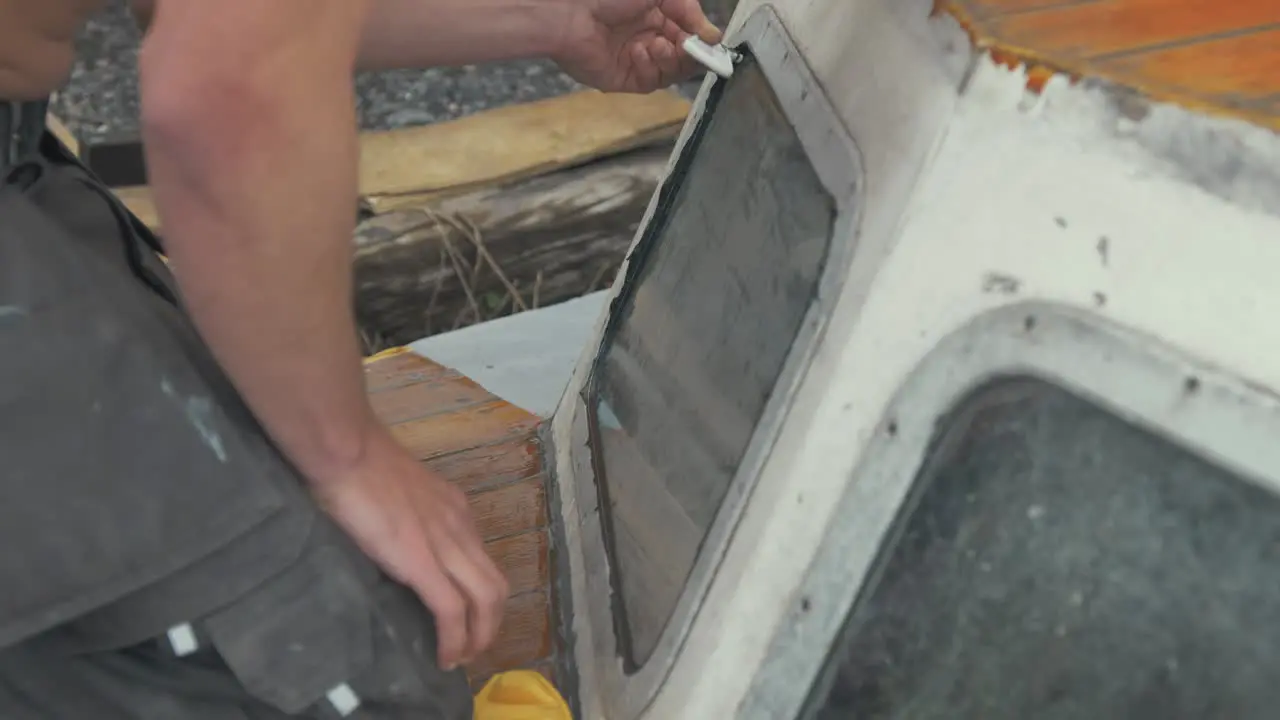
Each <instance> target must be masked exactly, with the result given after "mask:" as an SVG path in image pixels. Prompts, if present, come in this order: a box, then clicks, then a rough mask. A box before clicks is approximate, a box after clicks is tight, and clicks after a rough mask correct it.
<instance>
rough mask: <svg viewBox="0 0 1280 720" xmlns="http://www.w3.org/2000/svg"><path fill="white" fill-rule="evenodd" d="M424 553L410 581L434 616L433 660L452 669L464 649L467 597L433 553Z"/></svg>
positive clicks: (456, 664)
mask: <svg viewBox="0 0 1280 720" xmlns="http://www.w3.org/2000/svg"><path fill="white" fill-rule="evenodd" d="M425 555H426V556H427V557H425V558H423V559H422V560H421V562H420V563H419V565H418V573H417V575H416V576H415V577H413V578H412V581H411V583H410V584H411V585H412V587H413V590H414V592H416V593H417V594H418V597H419V598H421V599H422V603H423V604H424V605H426V606H427V608H429V609H430V610H431V614H432V615H433V616H434V617H435V619H436V645H437V648H436V654H437V659H436V661H437V662H438V663H439V664H440V667H442V668H444V669H445V670H453V669H454V668H456V667H457V666H458V664H459V663H461V662H462V659H463V657H464V656H465V655H466V653H467V646H468V642H467V627H468V623H467V616H468V612H467V600H466V598H465V597H463V595H462V592H461V591H460V589H459V587H458V586H457V585H455V584H454V582H453V581H452V580H451V579H450V577H449V575H448V574H447V573H446V572H445V570H444V568H443V567H442V566H441V564H440V563H439V562H438V561H437V560H436V558H435V557H434V554H433V553H425Z"/></svg>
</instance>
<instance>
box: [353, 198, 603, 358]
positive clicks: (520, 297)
mask: <svg viewBox="0 0 1280 720" xmlns="http://www.w3.org/2000/svg"><path fill="white" fill-rule="evenodd" d="M412 211H413V212H417V213H420V214H422V216H423V220H422V222H420V223H416V224H413V225H410V226H408V227H406V228H404V229H402V230H400V231H399V232H397V233H396V235H395V239H399V238H403V237H405V236H408V235H411V234H412V233H415V232H418V231H420V230H423V229H426V228H432V229H438V230H441V231H442V232H441V248H440V256H439V260H438V263H439V266H440V267H441V268H445V269H449V270H452V271H453V272H452V274H453V276H454V277H456V278H457V279H458V282H459V284H460V285H461V287H462V291H463V293H465V295H466V298H467V304H466V306H464V307H463V308H462V309H461V310H460V311H458V312H457V313H456V314H455V315H454V317H453V319H452V321H451V322H449V323H441V324H440V325H439V326H434V327H433V325H432V323H431V321H430V318H431V317H433V313H432V311H433V310H435V308H436V302H437V299H438V298H439V296H440V292H441V290H442V288H443V284H444V278H445V277H447V276H448V273H437V274H436V282H435V286H434V288H433V290H432V293H431V298H430V300H429V301H428V303H427V306H426V307H425V308H424V309H423V313H422V314H423V317H424V318H425V320H424V325H423V327H422V329H421V330H422V332H421V334H420V335H419V337H429V336H431V335H436V334H439V333H442V332H448V331H451V330H457V329H459V328H463V327H467V326H469V325H476V324H479V323H482V322H487V321H489V320H494V319H496V318H500V317H506V316H508V315H515V314H517V313H521V312H526V311H528V310H536V309H538V308H539V307H540V304H539V303H540V300H541V297H540V292H541V289H542V272H541V271H539V272H538V274H537V276H536V278H535V279H534V282H533V286H532V287H531V288H529V290H528V291H527V297H526V292H525V291H522V290H521V289H520V287H519V283H518V282H516V281H514V280H512V279H511V278H510V277H509V276H508V274H507V273H506V272H505V271H504V270H503V268H502V265H501V263H499V262H498V261H497V260H496V259H495V258H494V256H493V254H492V253H490V252H489V249H488V248H487V247H486V246H485V241H484V234H483V233H482V232H481V231H480V229H479V228H478V227H476V225H475V223H473V222H472V221H471V220H470V219H469V218H467V217H465V216H463V215H458V214H452V213H441V212H436V211H434V210H431V209H430V208H422V207H419V208H412ZM618 269H619V266H618V265H617V264H615V263H609V264H604V265H602V266H601V267H600V268H599V269H598V270H597V271H596V273H595V274H594V275H593V276H592V278H591V281H590V282H589V283H587V285H586V286H585V287H584V288H583V290H582V293H581V294H583V295H586V294H589V293H592V292H595V291H596V290H599V289H601V288H603V287H607V286H608V284H609V283H612V282H613V278H614V276H615V275H616V274H617V271H618ZM486 272H488V273H491V274H492V275H493V276H494V277H496V278H497V280H498V283H499V284H500V285H501V287H502V288H503V292H501V293H495V292H492V291H490V292H487V293H483V294H481V293H480V292H479V291H478V290H477V287H478V285H479V282H480V280H481V279H483V278H484V274H485V273H486ZM359 333H360V342H361V345H362V347H363V350H364V353H365V355H366V356H368V355H373V354H375V353H378V352H381V351H383V350H386V349H388V348H391V347H395V346H397V345H398V344H399V343H397V342H395V341H393V340H392V339H390V338H387V337H386V336H384V335H383V334H382V333H381V332H379V331H378V329H377V328H370V327H361V328H360V329H359Z"/></svg>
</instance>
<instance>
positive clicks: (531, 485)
mask: <svg viewBox="0 0 1280 720" xmlns="http://www.w3.org/2000/svg"><path fill="white" fill-rule="evenodd" d="M467 500H468V501H470V503H471V513H472V515H474V516H475V519H476V525H477V526H478V527H479V529H480V537H482V538H484V539H485V540H486V541H488V540H497V539H499V538H504V537H507V536H509V535H517V534H519V533H522V532H525V531H526V530H532V529H534V528H540V527H546V526H547V495H546V492H545V490H544V488H543V479H542V478H541V477H537V478H529V479H528V480H524V481H522V482H515V483H511V484H510V485H502V486H499V487H496V488H493V489H492V490H484V491H482V492H477V493H474V494H470V495H468V496H467Z"/></svg>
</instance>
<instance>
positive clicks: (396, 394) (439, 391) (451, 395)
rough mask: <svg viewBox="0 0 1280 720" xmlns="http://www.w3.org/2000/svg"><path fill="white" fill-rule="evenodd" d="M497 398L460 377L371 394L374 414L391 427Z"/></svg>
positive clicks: (440, 379)
mask: <svg viewBox="0 0 1280 720" xmlns="http://www.w3.org/2000/svg"><path fill="white" fill-rule="evenodd" d="M497 399H498V398H496V397H494V396H493V395H492V394H490V393H489V391H488V390H485V389H484V388H482V387H480V386H479V385H477V384H476V383H474V382H472V381H471V380H468V379H467V378H465V377H462V376H460V375H445V376H442V377H437V378H436V379H434V380H427V381H425V382H415V383H412V384H408V385H403V386H401V387H398V388H394V389H393V390H392V391H391V392H387V391H386V390H384V391H382V392H373V393H369V401H370V402H371V403H372V404H373V411H374V412H375V413H377V414H378V418H379V419H380V420H382V422H384V423H389V424H390V423H402V422H406V421H408V420H416V419H418V418H421V417H423V416H426V415H441V414H444V413H449V412H453V411H455V410H459V409H462V408H465V407H467V406H469V405H479V404H480V403H483V402H492V401H494V400H497Z"/></svg>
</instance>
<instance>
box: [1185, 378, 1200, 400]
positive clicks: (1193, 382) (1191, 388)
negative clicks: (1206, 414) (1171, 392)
mask: <svg viewBox="0 0 1280 720" xmlns="http://www.w3.org/2000/svg"><path fill="white" fill-rule="evenodd" d="M1182 389H1183V390H1185V391H1186V392H1187V394H1188V395H1190V394H1194V393H1197V392H1199V391H1200V378H1198V377H1196V376H1195V375H1192V376H1191V377H1188V378H1187V379H1186V380H1183V381H1182Z"/></svg>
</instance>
